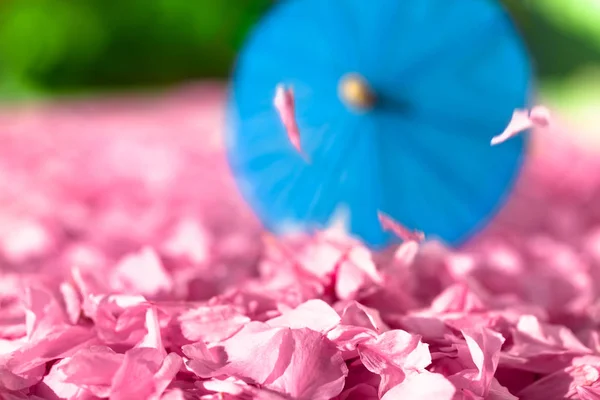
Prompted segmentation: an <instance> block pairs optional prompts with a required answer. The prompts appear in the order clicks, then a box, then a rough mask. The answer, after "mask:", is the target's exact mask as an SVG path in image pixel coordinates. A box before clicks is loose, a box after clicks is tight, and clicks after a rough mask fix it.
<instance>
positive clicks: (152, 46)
mask: <svg viewBox="0 0 600 400" xmlns="http://www.w3.org/2000/svg"><path fill="white" fill-rule="evenodd" d="M271 3H272V0H74V1H66V0H0V82H3V84H2V83H0V88H2V87H3V86H4V87H12V88H19V87H30V88H31V87H38V88H40V89H46V90H60V91H64V90H74V89H78V88H82V87H84V88H88V89H95V88H104V87H131V86H134V87H137V86H148V85H152V86H155V85H163V84H169V83H172V82H178V81H183V80H187V79H193V78H203V77H225V76H227V75H228V73H229V70H230V66H231V64H232V62H233V60H234V58H235V54H236V51H237V50H238V49H239V47H240V46H241V44H242V43H243V39H244V37H245V35H246V33H247V31H248V30H249V28H250V27H251V26H252V25H253V24H254V23H255V22H256V21H257V20H258V19H259V18H260V16H261V15H262V14H263V12H265V10H267V9H268V7H269V6H270V5H271ZM7 82H9V83H7Z"/></svg>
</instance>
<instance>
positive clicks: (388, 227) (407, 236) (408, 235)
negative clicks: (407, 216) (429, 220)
mask: <svg viewBox="0 0 600 400" xmlns="http://www.w3.org/2000/svg"><path fill="white" fill-rule="evenodd" d="M377 217H378V218H379V223H380V224H381V227H382V228H383V230H385V231H390V232H392V233H393V234H394V235H396V236H398V237H399V238H400V239H402V240H404V241H407V242H408V241H414V242H422V241H423V240H425V235H424V234H423V233H422V232H416V231H415V232H412V231H410V230H409V229H408V228H406V227H404V226H402V225H400V223H398V222H396V221H394V220H393V219H392V218H391V217H390V216H388V215H386V214H384V213H382V212H378V213H377Z"/></svg>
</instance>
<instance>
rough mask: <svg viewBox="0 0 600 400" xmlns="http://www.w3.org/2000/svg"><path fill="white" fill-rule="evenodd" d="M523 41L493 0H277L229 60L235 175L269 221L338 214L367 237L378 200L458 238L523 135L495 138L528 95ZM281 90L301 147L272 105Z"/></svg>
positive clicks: (519, 157) (488, 200) (406, 222)
mask: <svg viewBox="0 0 600 400" xmlns="http://www.w3.org/2000/svg"><path fill="white" fill-rule="evenodd" d="M531 83H532V73H531V66H530V60H529V57H528V54H527V52H526V49H525V47H524V45H523V43H522V42H521V39H520V37H519V35H518V33H517V32H516V30H515V28H514V26H513V24H512V22H511V20H510V18H509V16H508V15H507V14H506V13H505V11H504V10H503V8H502V7H501V5H500V4H499V3H498V2H497V1H495V0H377V1H375V2H369V1H364V0H326V1H325V0H287V1H281V2H279V3H278V4H277V5H276V6H275V7H274V8H273V9H272V10H271V12H270V13H269V14H268V15H267V16H266V17H265V18H264V19H263V21H262V22H261V23H260V24H259V25H258V26H257V27H256V29H255V30H254V32H253V33H252V34H251V35H250V37H249V39H248V42H247V44H246V46H245V48H244V49H243V50H242V52H241V53H240V56H239V59H238V62H237V65H236V69H235V72H234V76H233V80H232V87H231V91H230V97H229V101H228V112H227V135H226V146H227V152H228V159H229V163H230V166H231V169H232V172H233V174H234V176H235V179H236V181H237V184H238V187H239V189H240V191H241V193H242V195H243V197H244V198H245V199H246V201H247V202H248V203H249V204H250V206H251V207H252V208H253V210H254V211H255V213H256V214H257V215H258V217H259V218H260V219H261V220H262V222H263V223H264V225H265V227H266V228H267V229H269V230H271V231H272V232H274V233H276V234H278V233H286V232H288V231H290V230H301V231H307V232H311V231H313V230H317V229H323V228H324V227H326V226H328V225H329V224H330V223H331V222H332V219H333V218H334V217H336V216H338V215H340V213H343V215H344V216H345V218H346V223H347V228H348V229H349V231H350V233H351V234H353V235H354V236H357V237H359V238H361V239H362V240H364V241H365V243H367V244H369V245H371V246H373V247H376V248H377V247H382V246H385V245H388V244H390V243H391V242H392V241H393V240H394V239H393V236H392V235H391V234H390V233H388V232H386V231H384V230H383V229H382V226H381V225H380V221H379V219H378V213H379V212H383V213H385V214H386V215H388V216H390V217H391V218H392V219H393V220H395V221H398V222H400V223H401V224H402V225H403V226H405V227H407V228H409V229H414V230H418V231H421V232H423V233H425V235H426V236H427V237H429V238H437V239H440V240H442V241H444V242H446V243H448V244H450V245H459V244H461V243H462V242H464V241H465V240H467V239H468V238H470V237H471V236H472V235H473V234H475V233H476V232H477V231H478V230H480V229H481V228H482V227H484V226H485V225H486V223H487V222H488V221H489V220H490V219H491V218H492V217H493V216H494V214H495V212H496V211H498V210H499V208H500V207H501V206H502V204H503V202H504V200H505V199H506V197H507V196H508V195H509V193H510V190H511V188H512V185H513V183H514V181H515V179H516V178H517V176H518V173H519V169H520V167H521V164H522V161H523V158H524V154H525V152H526V146H527V141H528V136H527V135H521V136H517V137H514V138H511V139H510V140H509V141H507V142H505V143H502V145H499V146H491V145H490V141H491V139H492V138H493V137H494V136H496V135H498V134H499V133H500V132H502V131H503V130H504V128H505V127H506V125H507V124H508V122H509V121H510V120H511V116H512V114H513V111H514V110H515V109H518V108H524V107H526V106H527V105H528V100H529V92H530V86H531ZM278 85H285V86H286V87H290V88H292V89H293V93H294V100H295V115H296V122H297V126H298V129H299V133H300V141H301V146H302V153H300V152H298V151H297V150H296V149H295V148H294V146H293V144H292V143H290V140H289V139H288V137H287V135H286V129H285V127H284V125H283V124H282V121H281V118H280V115H279V114H278V112H277V110H276V108H275V107H274V106H273V98H274V96H275V92H276V89H277V87H278Z"/></svg>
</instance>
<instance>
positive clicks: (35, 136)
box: [0, 86, 600, 400]
mask: <svg viewBox="0 0 600 400" xmlns="http://www.w3.org/2000/svg"><path fill="white" fill-rule="evenodd" d="M222 100H223V96H222V90H221V88H220V87H209V86H204V87H202V88H199V89H193V90H192V89H190V90H187V91H183V92H178V93H175V94H172V95H166V96H164V97H162V98H160V99H146V100H141V99H129V100H120V101H108V100H106V101H104V100H101V101H97V102H90V103H85V102H84V103H78V104H61V105H55V106H37V107H15V108H11V109H5V110H4V111H2V112H0V144H1V145H0V398H2V399H10V400H13V399H25V398H33V399H36V398H37V399H46V400H55V399H86V400H87V399H102V398H110V399H164V400H176V399H207V400H208V399H264V400H267V399H288V400H290V399H298V400H320V399H322V400H328V399H337V400H363V399H365V400H369V399H385V400H392V399H411V400H421V399H422V400H430V399H436V400H444V399H447V400H451V399H452V400H459V399H469V400H471V399H492V400H496V399H524V400H538V399H539V400H553V399H582V400H591V399H600V303H599V302H598V300H597V299H598V298H599V296H598V295H599V293H600V206H599V205H600V162H598V160H597V157H594V155H591V154H585V153H583V152H582V151H579V150H577V149H575V148H572V147H570V146H568V145H567V143H566V142H565V141H564V140H562V139H561V137H560V135H555V134H554V133H553V132H543V134H542V135H540V136H539V141H537V142H536V143H535V145H534V147H533V149H532V153H531V154H530V160H529V163H528V165H527V166H526V168H525V171H524V173H523V176H522V179H521V181H520V182H519V184H518V186H517V189H516V192H515V195H514V196H513V198H512V199H511V201H510V203H509V204H508V205H507V207H506V208H505V209H504V210H503V212H501V214H500V215H499V216H498V218H497V220H496V221H495V223H494V224H492V226H490V227H489V228H488V229H487V230H486V232H484V233H483V234H482V235H480V236H478V238H477V240H475V241H473V242H472V243H469V244H468V245H466V246H465V247H464V248H462V249H461V250H455V251H451V250H450V249H448V248H446V247H444V246H443V245H442V244H439V243H435V242H424V243H417V242H413V241H408V242H405V243H404V244H403V245H401V246H399V247H397V248H394V249H391V250H390V251H388V252H385V253H378V254H374V253H372V252H370V251H369V250H368V249H366V248H365V247H364V246H363V245H362V244H361V243H360V242H359V241H357V240H354V239H352V238H349V237H346V236H345V235H344V234H343V233H340V232H338V231H335V230H329V231H325V232H321V233H319V234H317V235H315V236H313V237H303V236H294V237H288V238H280V239H274V238H272V237H269V236H266V235H263V234H261V231H260V229H259V227H258V224H257V223H256V221H255V220H254V219H253V218H252V216H251V213H250V212H249V211H248V210H247V209H246V208H244V206H243V204H242V202H241V201H239V199H238V197H237V195H236V192H235V189H234V186H233V184H232V182H231V178H230V177H229V175H228V171H227V167H226V165H225V162H224V160H223V155H222V149H221V147H220V137H219V134H220V132H221V131H222V129H221V126H220V121H221V118H222V115H221V106H222ZM489 179H494V177H493V176H490V177H489Z"/></svg>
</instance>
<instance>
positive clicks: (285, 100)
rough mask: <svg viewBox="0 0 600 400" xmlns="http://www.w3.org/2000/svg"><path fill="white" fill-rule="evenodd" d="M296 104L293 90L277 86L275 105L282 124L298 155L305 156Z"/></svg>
mask: <svg viewBox="0 0 600 400" xmlns="http://www.w3.org/2000/svg"><path fill="white" fill-rule="evenodd" d="M294 103H295V100H294V92H293V90H292V89H291V88H288V89H286V88H285V87H284V86H283V85H277V88H276V89H275V98H274V99H273V104H274V105H275V109H276V110H277V112H278V113H279V118H281V122H282V123H283V126H284V127H285V130H286V132H287V135H288V139H289V140H290V143H291V144H292V146H294V148H295V149H296V150H297V151H298V153H300V154H302V155H303V154H304V153H303V151H302V145H301V143H300V142H301V139H300V130H299V129H298V124H297V122H296V106H295V104H294Z"/></svg>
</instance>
